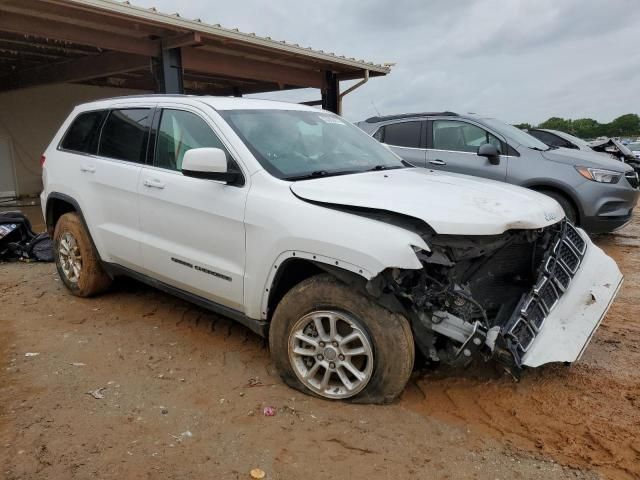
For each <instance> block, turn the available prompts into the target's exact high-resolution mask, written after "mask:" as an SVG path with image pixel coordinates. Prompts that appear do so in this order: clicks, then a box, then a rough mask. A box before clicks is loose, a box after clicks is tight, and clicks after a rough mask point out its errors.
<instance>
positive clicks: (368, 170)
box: [365, 165, 404, 172]
mask: <svg viewBox="0 0 640 480" xmlns="http://www.w3.org/2000/svg"><path fill="white" fill-rule="evenodd" d="M397 168H404V166H403V165H395V166H392V167H390V166H388V165H376V166H375V167H372V168H369V169H367V170H365V172H378V171H380V170H395V169H397Z"/></svg>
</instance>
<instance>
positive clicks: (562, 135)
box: [543, 130, 591, 148]
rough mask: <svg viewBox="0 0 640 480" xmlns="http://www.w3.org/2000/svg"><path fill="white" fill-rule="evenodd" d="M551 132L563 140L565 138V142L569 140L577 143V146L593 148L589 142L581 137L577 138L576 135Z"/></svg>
mask: <svg viewBox="0 0 640 480" xmlns="http://www.w3.org/2000/svg"><path fill="white" fill-rule="evenodd" d="M543 131H544V130H543ZM549 131H550V132H551V133H555V134H556V135H558V136H559V137H561V138H564V139H565V140H569V141H570V142H573V143H575V144H576V145H582V146H583V147H587V148H591V147H590V146H589V144H588V143H587V142H585V141H584V140H582V139H581V138H579V137H576V136H575V135H571V134H570V133H567V132H560V131H557V130H549Z"/></svg>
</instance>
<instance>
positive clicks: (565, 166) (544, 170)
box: [357, 112, 639, 233]
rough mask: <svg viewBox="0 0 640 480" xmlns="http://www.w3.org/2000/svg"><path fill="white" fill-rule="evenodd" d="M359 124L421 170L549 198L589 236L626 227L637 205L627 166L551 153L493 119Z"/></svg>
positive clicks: (406, 118) (415, 117)
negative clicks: (485, 180) (499, 184)
mask: <svg viewBox="0 0 640 480" xmlns="http://www.w3.org/2000/svg"><path fill="white" fill-rule="evenodd" d="M357 125H358V126H359V127H360V128H362V129H363V130H364V131H365V132H367V133H368V134H369V135H372V136H373V137H374V138H375V139H377V140H378V141H379V142H382V143H384V144H386V145H388V146H389V148H391V150H392V151H394V152H395V153H396V154H398V155H399V156H400V157H402V158H403V159H404V160H406V161H407V162H409V163H411V164H413V165H415V166H419V167H427V168H430V169H434V170H446V171H450V172H456V173H463V174H467V175H475V176H478V177H484V178H490V179H494V180H500V181H503V182H508V183H512V184H516V185H520V186H523V187H527V188H531V189H533V190H537V191H539V192H542V193H545V194H547V195H549V196H550V197H553V198H554V199H555V200H556V201H558V203H559V204H560V205H561V206H562V208H563V209H564V211H565V213H566V215H567V217H568V218H569V219H570V220H571V221H573V222H574V223H576V224H578V225H580V226H581V227H582V228H584V229H585V230H587V231H588V232H590V233H603V232H609V231H612V230H614V229H617V228H620V227H622V226H623V225H625V224H626V223H628V222H629V220H630V219H631V216H632V213H633V208H634V207H635V205H636V202H637V200H638V193H639V191H638V176H637V174H636V172H634V170H633V168H631V167H630V166H629V165H626V164H624V163H622V162H618V161H616V160H613V159H609V158H606V157H605V156H603V155H600V154H598V153H595V152H586V151H581V150H569V149H565V148H555V147H549V146H547V145H545V144H544V143H543V142H541V141H540V140H538V139H537V138H534V137H533V136H531V135H529V134H528V133H526V132H524V131H522V130H520V129H518V128H516V127H514V126H512V125H508V124H506V123H504V122H501V121H499V120H496V119H494V118H489V117H484V116H480V115H474V114H468V115H458V114H456V113H453V112H437V113H413V114H403V115H392V116H386V117H372V118H369V119H367V120H365V121H364V122H359V123H358V124H357Z"/></svg>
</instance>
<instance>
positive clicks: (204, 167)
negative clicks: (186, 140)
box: [182, 148, 244, 185]
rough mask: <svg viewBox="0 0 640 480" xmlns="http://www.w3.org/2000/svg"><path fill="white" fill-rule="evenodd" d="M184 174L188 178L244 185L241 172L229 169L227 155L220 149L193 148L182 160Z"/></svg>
mask: <svg viewBox="0 0 640 480" xmlns="http://www.w3.org/2000/svg"><path fill="white" fill-rule="evenodd" d="M182 174H183V175H184V176H186V177H194V178H203V179H206V180H217V181H219V182H225V183H228V184H231V185H243V184H244V180H243V177H242V174H241V173H240V171H237V170H228V169H227V154H226V153H225V152H224V150H222V149H220V148H192V149H191V150H188V151H187V153H185V154H184V158H183V159H182Z"/></svg>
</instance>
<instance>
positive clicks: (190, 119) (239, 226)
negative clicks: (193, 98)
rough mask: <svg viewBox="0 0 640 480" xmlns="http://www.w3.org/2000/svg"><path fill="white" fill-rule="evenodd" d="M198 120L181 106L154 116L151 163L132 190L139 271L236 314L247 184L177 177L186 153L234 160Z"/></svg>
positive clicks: (202, 119) (199, 117)
mask: <svg viewBox="0 0 640 480" xmlns="http://www.w3.org/2000/svg"><path fill="white" fill-rule="evenodd" d="M205 118H206V117H205V116H204V115H203V114H201V112H199V111H196V110H192V109H188V108H187V107H185V109H184V110H178V109H175V108H165V109H163V110H162V111H161V112H160V121H159V124H158V127H157V129H156V130H155V131H156V132H157V133H156V135H155V156H154V159H153V165H148V166H146V167H143V169H142V174H141V176H140V183H139V186H138V190H139V193H140V225H141V229H142V232H143V235H144V239H143V241H142V258H143V265H144V269H145V272H146V273H147V274H148V275H150V276H152V277H154V278H156V279H158V280H160V281H162V282H164V283H167V284H169V285H173V286H175V287H177V288H180V289H182V290H185V291H188V292H190V293H193V294H194V295H198V296H200V297H203V298H206V299H208V300H211V301H214V302H216V303H220V304H222V305H225V306H227V307H230V308H234V309H236V310H243V307H242V304H243V301H242V300H243V280H244V266H245V232H244V207H245V202H246V197H247V192H248V190H249V189H248V185H244V186H243V187H237V186H231V185H227V184H225V183H223V182H217V181H213V180H204V179H198V178H192V177H186V176H184V175H183V174H182V160H183V159H184V154H185V153H186V152H187V151H188V150H190V149H192V148H204V147H215V148H221V149H223V150H224V151H225V152H226V153H227V159H228V162H229V163H233V162H234V160H233V159H232V157H231V155H230V154H229V150H228V149H227V148H226V147H225V146H224V144H223V143H222V142H221V141H220V139H219V137H218V135H216V133H214V130H213V129H212V127H213V123H212V122H210V121H208V120H205Z"/></svg>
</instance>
